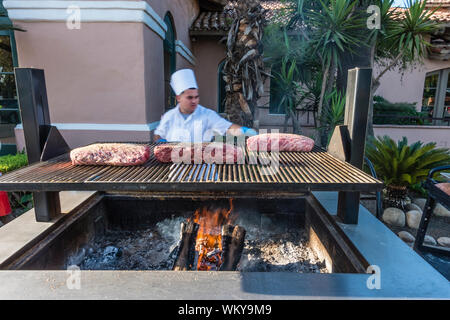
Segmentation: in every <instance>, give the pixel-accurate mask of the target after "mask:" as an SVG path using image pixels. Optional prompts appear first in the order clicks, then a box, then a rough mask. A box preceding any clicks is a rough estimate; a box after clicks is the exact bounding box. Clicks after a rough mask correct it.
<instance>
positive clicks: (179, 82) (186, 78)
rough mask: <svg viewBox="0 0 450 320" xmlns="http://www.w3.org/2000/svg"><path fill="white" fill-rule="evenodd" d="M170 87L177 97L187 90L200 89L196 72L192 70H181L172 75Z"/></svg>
mask: <svg viewBox="0 0 450 320" xmlns="http://www.w3.org/2000/svg"><path fill="white" fill-rule="evenodd" d="M170 85H171V87H172V89H173V91H174V92H175V94H176V95H180V94H181V93H183V91H185V90H187V89H191V88H195V89H198V85H197V81H196V80H195V75H194V71H192V70H191V69H181V70H178V71H177V72H175V73H174V74H172V78H171V79H170Z"/></svg>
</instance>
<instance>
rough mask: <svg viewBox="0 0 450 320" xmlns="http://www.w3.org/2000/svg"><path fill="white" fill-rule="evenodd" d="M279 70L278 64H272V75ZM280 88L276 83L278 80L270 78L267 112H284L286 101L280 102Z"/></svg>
mask: <svg viewBox="0 0 450 320" xmlns="http://www.w3.org/2000/svg"><path fill="white" fill-rule="evenodd" d="M280 72H281V66H280V65H273V66H272V72H271V73H272V75H276V74H279V73H280ZM282 92H283V90H282V88H280V86H279V85H278V82H277V81H275V80H274V78H271V79H270V102H269V113H271V114H285V113H286V111H285V108H286V103H282V104H280V103H281V100H282Z"/></svg>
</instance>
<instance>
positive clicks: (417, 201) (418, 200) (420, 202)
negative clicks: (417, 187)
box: [412, 198, 427, 211]
mask: <svg viewBox="0 0 450 320" xmlns="http://www.w3.org/2000/svg"><path fill="white" fill-rule="evenodd" d="M412 202H413V203H414V204H417V205H418V206H419V207H420V209H421V210H422V211H423V209H424V208H425V203H426V202H427V199H424V198H416V199H414V200H413V201H412Z"/></svg>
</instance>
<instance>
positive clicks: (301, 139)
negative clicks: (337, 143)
mask: <svg viewBox="0 0 450 320" xmlns="http://www.w3.org/2000/svg"><path fill="white" fill-rule="evenodd" d="M277 140H278V145H277V146H278V151H305V152H308V151H311V150H312V148H313V147H314V140H313V139H311V138H308V137H305V136H301V135H298V134H290V133H265V134H260V135H257V136H253V137H250V138H248V139H247V148H248V150H249V151H272V150H271V149H272V141H273V143H275V144H277Z"/></svg>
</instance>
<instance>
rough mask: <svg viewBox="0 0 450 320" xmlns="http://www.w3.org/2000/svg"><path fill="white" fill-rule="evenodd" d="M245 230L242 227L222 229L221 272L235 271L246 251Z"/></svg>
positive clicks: (224, 227)
mask: <svg viewBox="0 0 450 320" xmlns="http://www.w3.org/2000/svg"><path fill="white" fill-rule="evenodd" d="M245 233H246V231H245V229H244V228H242V227H241V226H231V225H225V226H223V227H222V264H221V266H220V268H219V271H234V270H236V268H237V265H238V263H239V260H240V259H241V255H242V250H243V249H244V239H245Z"/></svg>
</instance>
